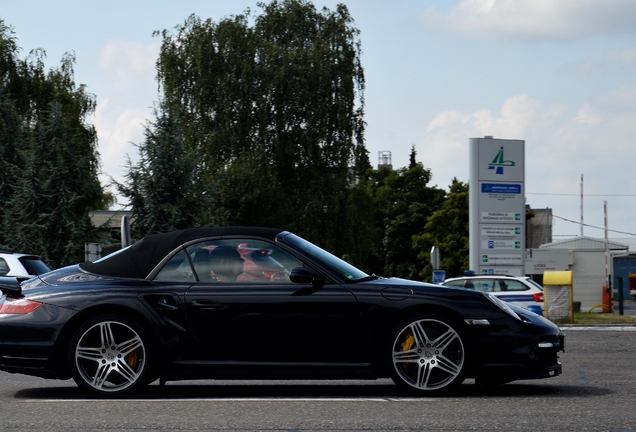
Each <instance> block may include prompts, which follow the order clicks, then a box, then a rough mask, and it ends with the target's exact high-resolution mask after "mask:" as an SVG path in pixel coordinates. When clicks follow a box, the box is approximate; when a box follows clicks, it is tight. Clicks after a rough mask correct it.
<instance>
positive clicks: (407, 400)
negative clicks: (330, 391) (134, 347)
mask: <svg viewBox="0 0 636 432" xmlns="http://www.w3.org/2000/svg"><path fill="white" fill-rule="evenodd" d="M437 400H439V399H436V398H429V397H421V398H399V397H397V398H179V399H23V400H22V402H23V403H27V402H29V403H59V402H62V403H69V402H71V403H76V402H98V403H104V402H126V403H127V402H433V401H437ZM444 400H448V399H444Z"/></svg>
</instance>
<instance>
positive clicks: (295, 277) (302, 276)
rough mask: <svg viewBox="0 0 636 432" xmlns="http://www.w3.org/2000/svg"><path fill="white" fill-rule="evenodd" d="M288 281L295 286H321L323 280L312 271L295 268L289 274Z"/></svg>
mask: <svg viewBox="0 0 636 432" xmlns="http://www.w3.org/2000/svg"><path fill="white" fill-rule="evenodd" d="M289 280H290V281H292V282H293V283H297V284H312V285H314V286H316V285H322V284H323V283H324V282H325V279H324V278H323V277H322V276H320V275H319V274H318V273H316V272H314V271H313V270H309V269H306V268H303V267H296V268H295V269H292V271H291V272H290V273H289Z"/></svg>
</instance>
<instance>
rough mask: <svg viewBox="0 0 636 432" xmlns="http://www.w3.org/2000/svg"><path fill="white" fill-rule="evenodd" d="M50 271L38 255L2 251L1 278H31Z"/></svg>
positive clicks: (0, 256) (0, 253)
mask: <svg viewBox="0 0 636 432" xmlns="http://www.w3.org/2000/svg"><path fill="white" fill-rule="evenodd" d="M49 271H51V269H50V268H49V267H48V266H47V265H46V264H44V262H43V261H42V259H40V257H39V256H37V255H31V254H23V253H17V252H9V251H0V276H13V277H28V278H31V277H35V276H37V275H41V274H42V273H46V272H49Z"/></svg>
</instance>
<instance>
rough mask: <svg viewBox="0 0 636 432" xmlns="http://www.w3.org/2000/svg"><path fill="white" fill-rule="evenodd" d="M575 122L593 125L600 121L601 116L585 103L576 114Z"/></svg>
mask: <svg viewBox="0 0 636 432" xmlns="http://www.w3.org/2000/svg"><path fill="white" fill-rule="evenodd" d="M576 122H577V123H582V124H591V125H595V124H599V123H600V122H601V116H600V115H599V114H598V113H597V112H596V111H594V109H593V108H592V107H591V106H590V104H589V103H586V104H585V105H583V106H582V107H581V109H580V110H579V112H578V113H577V114H576Z"/></svg>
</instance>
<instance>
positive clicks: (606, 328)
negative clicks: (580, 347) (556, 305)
mask: <svg viewBox="0 0 636 432" xmlns="http://www.w3.org/2000/svg"><path fill="white" fill-rule="evenodd" d="M561 330H562V331H572V330H595V331H624V332H630V331H636V327H633V326H590V327H579V326H572V327H568V326H564V327H561Z"/></svg>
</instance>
